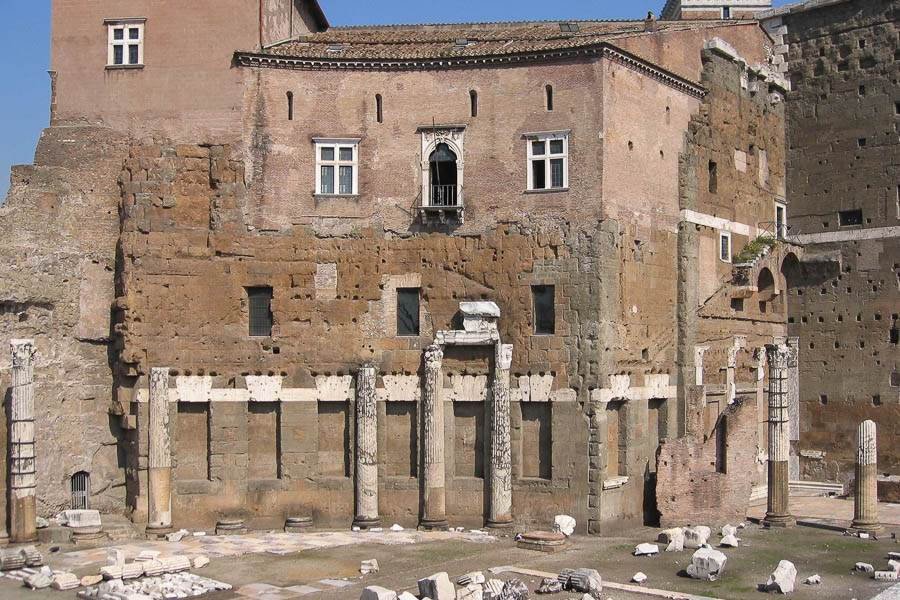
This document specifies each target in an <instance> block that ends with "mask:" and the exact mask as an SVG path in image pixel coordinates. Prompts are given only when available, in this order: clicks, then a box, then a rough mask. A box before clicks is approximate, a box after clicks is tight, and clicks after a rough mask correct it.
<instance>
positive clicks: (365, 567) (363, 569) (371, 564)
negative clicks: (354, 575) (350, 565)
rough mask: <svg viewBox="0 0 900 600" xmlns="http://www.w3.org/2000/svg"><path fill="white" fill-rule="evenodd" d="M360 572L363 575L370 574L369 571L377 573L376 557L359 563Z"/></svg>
mask: <svg viewBox="0 0 900 600" xmlns="http://www.w3.org/2000/svg"><path fill="white" fill-rule="evenodd" d="M359 572H360V573H362V574H363V575H368V574H369V573H377V572H378V561H377V560H376V559H374V558H370V559H368V560H364V561H362V562H361V563H360V565H359Z"/></svg>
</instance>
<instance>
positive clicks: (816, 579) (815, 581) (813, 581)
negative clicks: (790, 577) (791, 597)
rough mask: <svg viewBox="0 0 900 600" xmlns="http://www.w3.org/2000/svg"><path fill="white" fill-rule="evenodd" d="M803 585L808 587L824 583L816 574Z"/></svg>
mask: <svg viewBox="0 0 900 600" xmlns="http://www.w3.org/2000/svg"><path fill="white" fill-rule="evenodd" d="M803 583H805V584H806V585H819V584H820V583H822V576H821V575H819V574H818V573H816V574H815V575H810V576H809V577H807V578H806V581H804V582H803Z"/></svg>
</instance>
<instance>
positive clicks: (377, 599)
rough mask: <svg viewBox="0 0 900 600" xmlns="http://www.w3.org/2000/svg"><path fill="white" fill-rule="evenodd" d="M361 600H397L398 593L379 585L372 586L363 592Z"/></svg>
mask: <svg viewBox="0 0 900 600" xmlns="http://www.w3.org/2000/svg"><path fill="white" fill-rule="evenodd" d="M359 598H360V600H397V592H395V591H393V590H389V589H387V588H383V587H381V586H379V585H370V586H369V587H367V588H366V589H364V590H363V591H362V596H360V597H359Z"/></svg>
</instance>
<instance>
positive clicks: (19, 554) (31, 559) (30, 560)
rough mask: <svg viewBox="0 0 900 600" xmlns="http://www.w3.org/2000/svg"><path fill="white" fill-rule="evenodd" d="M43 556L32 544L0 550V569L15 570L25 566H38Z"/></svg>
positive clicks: (42, 562) (42, 561) (42, 560)
mask: <svg viewBox="0 0 900 600" xmlns="http://www.w3.org/2000/svg"><path fill="white" fill-rule="evenodd" d="M43 564H44V557H43V556H42V555H41V553H40V552H39V551H38V549H37V548H35V547H34V546H25V547H24V548H10V549H7V550H0V571H15V570H18V569H22V568H25V567H40V566H41V565H43Z"/></svg>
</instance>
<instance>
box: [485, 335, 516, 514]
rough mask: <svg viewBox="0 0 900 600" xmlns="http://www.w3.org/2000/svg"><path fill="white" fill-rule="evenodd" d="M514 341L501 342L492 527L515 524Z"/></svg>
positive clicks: (493, 442)
mask: <svg viewBox="0 0 900 600" xmlns="http://www.w3.org/2000/svg"><path fill="white" fill-rule="evenodd" d="M512 353H513V347H512V344H497V354H496V357H495V362H494V381H493V386H492V387H493V396H494V401H493V405H492V411H491V508H490V515H489V516H488V522H487V525H488V527H508V526H509V525H511V524H512V470H511V456H510V441H509V429H510V428H509V367H510V364H511V363H512Z"/></svg>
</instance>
